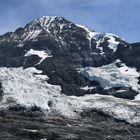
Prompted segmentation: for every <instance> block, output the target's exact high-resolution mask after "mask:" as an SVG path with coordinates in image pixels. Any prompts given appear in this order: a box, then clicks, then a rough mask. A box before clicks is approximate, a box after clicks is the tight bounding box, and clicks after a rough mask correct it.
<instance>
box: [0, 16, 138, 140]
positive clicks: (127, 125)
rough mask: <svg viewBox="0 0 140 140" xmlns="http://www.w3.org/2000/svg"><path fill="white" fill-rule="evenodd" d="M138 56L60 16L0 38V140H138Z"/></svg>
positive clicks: (135, 50) (110, 37) (135, 46)
mask: <svg viewBox="0 0 140 140" xmlns="http://www.w3.org/2000/svg"><path fill="white" fill-rule="evenodd" d="M139 54H140V43H134V44H130V43H128V42H126V41H124V40H123V39H121V38H120V37H118V36H116V35H113V34H110V33H98V32H95V31H94V30H91V29H89V28H87V27H85V26H82V25H77V24H74V23H72V22H70V21H68V20H66V19H65V18H63V17H41V18H38V19H35V20H33V21H31V22H30V23H29V24H27V25H26V26H25V27H24V28H22V27H21V28H18V29H17V30H16V31H15V32H8V33H5V34H4V35H2V36H0V126H1V128H0V130H1V132H0V138H1V139H10V140H11V139H37V140H38V139H39V140H48V139H52V140H53V139H61V140H62V139H67V140H68V139H74V140H78V139H79V140H81V139H101V140H102V139H108V140H110V139H118V140H119V139H139V138H140V136H139V123H140V119H139V118H140V111H139V107H140V103H139V101H140V95H139V91H140V56H139ZM34 122H38V124H34ZM21 126H22V128H21ZM99 132H100V133H99Z"/></svg>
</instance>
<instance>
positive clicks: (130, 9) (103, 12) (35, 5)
mask: <svg viewBox="0 0 140 140" xmlns="http://www.w3.org/2000/svg"><path fill="white" fill-rule="evenodd" d="M42 16H62V17H64V18H66V19H68V20H70V21H72V22H74V23H76V24H81V25H85V26H87V27H89V28H91V29H93V30H95V31H97V32H108V33H113V34H116V35H118V36H120V37H121V38H123V39H124V40H126V41H128V42H138V41H139V42H140V29H139V25H140V0H1V1H0V34H3V33H5V32H8V31H14V30H15V29H17V28H18V27H21V26H22V27H24V26H25V25H26V24H27V23H29V22H30V21H31V20H33V19H35V18H38V17H42Z"/></svg>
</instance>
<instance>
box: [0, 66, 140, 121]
mask: <svg viewBox="0 0 140 140" xmlns="http://www.w3.org/2000/svg"><path fill="white" fill-rule="evenodd" d="M37 73H38V74H37ZM38 75H39V76H38ZM47 80H48V77H47V76H45V75H41V71H38V70H37V69H35V68H27V69H23V68H22V67H21V68H0V82H1V83H2V89H3V91H4V96H3V98H2V100H1V102H0V108H1V109H2V108H7V107H9V106H12V105H16V104H20V105H22V106H25V107H27V108H30V107H32V106H35V105H36V106H37V107H40V108H41V109H42V111H43V112H44V113H45V114H46V115H47V113H53V112H55V113H59V114H61V115H64V116H66V117H71V118H75V117H78V116H79V113H80V112H82V110H83V109H95V110H100V111H102V112H104V113H106V114H108V115H110V116H113V117H114V118H117V119H121V120H126V121H127V122H130V123H134V122H140V108H139V106H140V103H139V102H134V101H128V100H124V99H117V98H115V97H111V96H104V95H98V94H95V95H85V96H82V97H75V96H66V95H64V94H62V93H61V87H60V86H59V85H58V86H57V85H50V84H48V83H47ZM50 102H51V106H50V105H49V103H50Z"/></svg>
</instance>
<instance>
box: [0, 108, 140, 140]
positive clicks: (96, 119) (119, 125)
mask: <svg viewBox="0 0 140 140" xmlns="http://www.w3.org/2000/svg"><path fill="white" fill-rule="evenodd" d="M81 116H82V117H81V118H79V119H75V120H73V119H67V118H64V117H62V116H58V115H53V116H48V117H47V118H46V117H45V116H44V115H43V114H41V113H39V112H37V111H32V112H31V111H25V110H24V111H23V110H20V111H19V110H17V111H0V126H1V127H0V139H1V140H7V139H8V140H18V139H20V140H34V139H35V140H40V139H47V140H85V139H87V140H93V139H94V140H104V139H105V140H112V139H113V140H126V139H134V140H139V139H140V129H139V125H133V126H132V125H129V124H125V123H124V122H119V121H117V120H113V119H112V118H110V117H108V116H105V115H103V114H102V113H101V112H96V111H93V110H89V111H87V110H86V111H83V112H82V113H81Z"/></svg>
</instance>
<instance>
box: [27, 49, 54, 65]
mask: <svg viewBox="0 0 140 140" xmlns="http://www.w3.org/2000/svg"><path fill="white" fill-rule="evenodd" d="M31 55H38V56H39V57H40V58H42V59H41V60H40V62H39V63H41V62H42V61H43V60H44V59H45V58H47V57H52V56H51V55H48V54H47V53H46V52H45V51H39V50H33V49H30V50H29V51H28V52H27V53H26V54H25V56H31Z"/></svg>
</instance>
